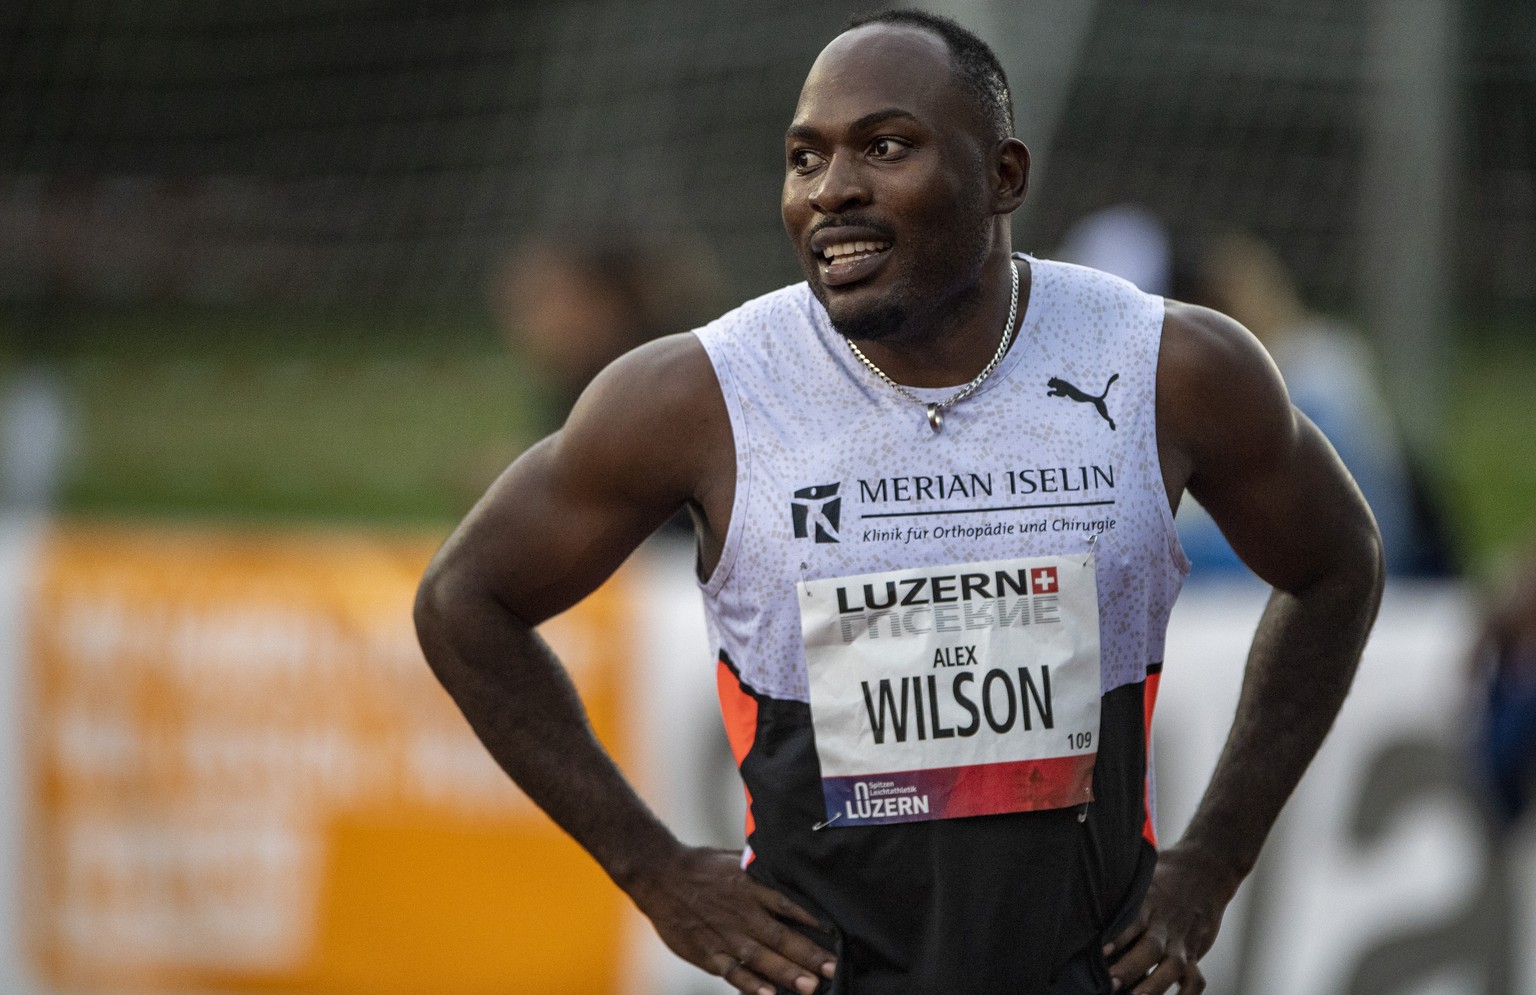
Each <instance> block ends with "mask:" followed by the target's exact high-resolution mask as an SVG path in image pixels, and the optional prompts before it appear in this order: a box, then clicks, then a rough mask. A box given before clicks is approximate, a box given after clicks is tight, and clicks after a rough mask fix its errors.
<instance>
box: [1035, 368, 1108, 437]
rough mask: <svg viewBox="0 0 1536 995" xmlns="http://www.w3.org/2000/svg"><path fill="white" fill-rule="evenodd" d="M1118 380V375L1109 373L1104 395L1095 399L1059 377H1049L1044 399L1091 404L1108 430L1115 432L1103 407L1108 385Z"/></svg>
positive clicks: (1106, 410)
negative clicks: (1052, 398)
mask: <svg viewBox="0 0 1536 995" xmlns="http://www.w3.org/2000/svg"><path fill="white" fill-rule="evenodd" d="M1119 379H1120V374H1118V373H1111V374H1110V375H1109V380H1107V381H1106V382H1105V384H1104V393H1103V394H1100V395H1098V396H1097V397H1095V396H1094V395H1092V394H1084V393H1083V392H1082V391H1081V390H1079V389H1078V388H1076V387H1074V386H1072V385H1071V384H1069V383H1067V382H1066V381H1065V380H1063V379H1061V377H1051V379H1049V380H1047V381H1046V382H1045V385H1046V386H1047V387H1049V388H1051V389H1050V391H1048V392H1047V393H1046V395H1045V396H1046V397H1067V398H1071V399H1072V400H1074V401H1081V402H1082V403H1084V404H1091V405H1093V406H1094V407H1095V408H1097V409H1098V411H1099V417H1101V418H1103V419H1104V420H1105V421H1107V422H1109V430H1110V431H1111V432H1113V431H1114V430H1115V420H1114V419H1113V418H1111V417H1109V409H1108V408H1106V407H1105V406H1104V394H1108V393H1109V388H1110V385H1111V384H1113V383H1114V382H1115V381H1116V380H1119Z"/></svg>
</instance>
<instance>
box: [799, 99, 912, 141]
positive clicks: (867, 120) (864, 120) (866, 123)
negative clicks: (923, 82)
mask: <svg viewBox="0 0 1536 995" xmlns="http://www.w3.org/2000/svg"><path fill="white" fill-rule="evenodd" d="M893 118H905V119H907V120H908V121H913V122H916V121H917V115H916V114H913V113H912V112H911V111H904V110H902V109H901V108H900V107H887V108H885V109H884V110H878V111H870V112H869V113H868V114H865V115H864V116H863V117H861V118H859V119H858V120H857V121H854V122H853V124H852V125H851V126H849V129H848V130H849V131H864V130H866V129H869V128H873V127H874V126H875V125H877V124H884V123H885V122H886V121H889V120H891V119H893ZM820 134H821V132H820V131H818V130H816V129H815V128H812V127H810V126H809V125H804V124H792V125H790V126H789V130H788V131H786V132H785V133H784V137H785V138H800V139H811V138H816V137H819V136H820Z"/></svg>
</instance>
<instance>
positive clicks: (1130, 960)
mask: <svg viewBox="0 0 1536 995" xmlns="http://www.w3.org/2000/svg"><path fill="white" fill-rule="evenodd" d="M1234 890H1235V886H1229V885H1228V884H1227V882H1226V881H1225V880H1224V878H1223V875H1221V874H1219V873H1217V872H1216V871H1215V870H1214V869H1212V868H1211V867H1210V866H1209V862H1208V861H1206V860H1204V859H1202V858H1201V857H1200V856H1199V855H1198V854H1196V853H1192V852H1187V851H1184V850H1181V849H1180V848H1179V847H1178V846H1172V847H1169V848H1168V849H1166V850H1164V851H1162V852H1161V853H1159V854H1158V857H1157V869H1156V870H1155V871H1154V872H1153V874H1152V884H1151V886H1150V887H1148V889H1147V897H1146V898H1145V899H1144V900H1143V901H1142V903H1141V911H1140V913H1138V914H1137V916H1136V921H1135V922H1133V923H1131V925H1130V926H1129V927H1127V928H1126V930H1125V931H1124V932H1122V933H1121V934H1120V935H1119V936H1117V937H1115V939H1114V941H1113V942H1112V943H1110V944H1109V945H1108V946H1106V947H1105V948H1104V956H1106V957H1108V958H1109V959H1110V969H1109V974H1110V977H1111V978H1112V979H1113V981H1114V990H1115V991H1116V992H1129V993H1131V995H1163V993H1164V992H1167V991H1168V990H1169V989H1170V988H1172V987H1173V986H1174V985H1178V991H1179V995H1197V993H1199V992H1203V991H1205V976H1204V975H1203V974H1201V973H1200V958H1201V957H1204V956H1205V954H1206V952H1207V951H1208V950H1210V949H1211V944H1212V943H1214V942H1216V931H1217V930H1218V929H1219V928H1220V927H1221V916H1222V913H1223V912H1224V911H1225V910H1226V907H1227V903H1228V902H1230V901H1231V900H1232V894H1233V891H1234Z"/></svg>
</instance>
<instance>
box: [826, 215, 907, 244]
mask: <svg viewBox="0 0 1536 995" xmlns="http://www.w3.org/2000/svg"><path fill="white" fill-rule="evenodd" d="M845 227H846V228H868V229H869V230H870V231H872V232H876V233H877V234H879V236H880V237H881V238H884V239H888V240H890V241H892V242H894V241H895V240H896V232H895V231H893V230H892V229H891V226H890V225H887V224H885V223H884V222H881V221H877V220H875V219H874V218H869V217H865V216H864V215H862V214H839V215H835V216H828V217H825V218H822V219H821V220H820V221H818V222H816V224H815V226H814V227H812V228H811V230H810V232H809V233H808V234H807V236H806V237H807V238H811V237H814V236H815V235H816V234H817V233H818V232H820V231H822V230H824V229H827V228H845Z"/></svg>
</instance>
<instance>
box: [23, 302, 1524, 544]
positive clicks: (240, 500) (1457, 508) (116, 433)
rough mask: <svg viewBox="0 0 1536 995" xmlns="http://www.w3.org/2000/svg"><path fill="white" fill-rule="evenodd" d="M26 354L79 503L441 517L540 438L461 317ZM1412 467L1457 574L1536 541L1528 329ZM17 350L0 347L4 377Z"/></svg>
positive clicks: (172, 334)
mask: <svg viewBox="0 0 1536 995" xmlns="http://www.w3.org/2000/svg"><path fill="white" fill-rule="evenodd" d="M50 325H51V327H52V328H53V329H54V331H56V332H57V331H58V330H59V329H61V328H62V329H64V331H63V333H62V334H57V335H53V336H51V337H50V340H49V341H48V342H47V343H46V344H42V345H39V344H37V343H34V346H33V348H32V349H31V350H30V353H31V354H32V355H33V356H34V359H33V361H34V362H41V363H43V364H44V365H45V367H46V368H48V369H50V370H51V371H52V374H53V375H54V376H55V377H56V380H57V382H58V383H60V384H61V385H62V387H63V389H64V390H65V392H66V394H67V395H68V397H69V399H70V401H71V402H72V407H73V410H74V411H75V417H76V426H75V428H76V432H75V444H74V450H73V453H72V456H71V459H70V463H69V471H68V474H67V478H66V481H65V484H64V487H63V493H62V496H61V499H62V505H63V509H64V510H65V511H66V512H69V513H73V514H80V515H87V516H94V517H103V516H106V517H124V516H128V517H142V516H153V517H177V518H185V517H195V518H201V519H209V518H214V519H239V520H250V519H257V520H272V519H276V520H305V521H317V520H318V521H327V520H337V521H364V522H374V523H401V524H413V525H420V524H426V525H430V526H441V527H447V526H448V525H450V524H451V523H452V522H454V521H456V520H457V519H458V518H459V517H460V516H462V515H463V514H464V512H465V511H466V510H467V509H468V508H469V506H470V505H471V504H472V503H473V501H474V500H475V498H476V497H478V496H479V494H480V493H481V492H482V491H483V490H484V488H485V487H486V486H487V485H488V484H489V483H490V482H491V480H492V479H494V476H495V474H496V473H497V472H499V470H500V469H501V468H502V467H503V466H505V464H506V463H507V462H509V461H510V460H511V459H512V458H513V457H515V456H516V455H517V453H518V452H520V451H521V450H522V449H523V448H525V447H526V446H527V445H529V444H530V443H531V442H532V441H534V439H535V438H537V436H538V435H539V434H541V425H542V424H543V418H544V417H545V414H544V412H545V410H546V409H545V401H544V398H543V395H542V393H541V391H540V389H539V385H538V384H537V383H536V382H535V381H534V380H533V379H532V378H531V377H530V375H529V374H528V371H527V370H525V369H524V368H522V367H521V366H520V365H519V364H518V363H517V362H516V360H515V359H514V358H513V357H512V356H510V355H508V353H507V351H506V350H505V349H504V348H503V347H502V345H501V343H500V342H499V341H498V340H497V339H496V337H495V335H494V333H493V332H492V331H491V330H490V329H489V328H488V327H487V326H486V325H485V324H484V323H482V322H481V321H479V320H478V319H476V318H475V317H474V316H469V317H466V318H464V319H461V320H458V321H456V322H455V321H447V322H445V321H444V320H443V319H441V318H440V317H439V318H436V319H433V320H431V321H428V320H426V319H421V320H417V319H414V318H412V317H410V316H401V315H392V316H388V317H387V318H377V317H375V318H368V317H366V316H358V315H348V316H345V317H340V318H338V317H336V316H329V317H322V318H316V317H314V316H302V315H299V316H294V315H289V316H275V315H273V314H270V313H234V314H231V313H228V312H217V313H212V312H210V313H197V312H189V311H186V310H183V311H181V312H178V313H176V314H173V315H157V314H130V315H114V314H110V313H98V314H90V315H84V316H74V317H73V318H72V319H71V320H70V321H68V322H59V321H56V320H55V321H51V322H50ZM1463 338H1464V340H1466V339H1470V340H1471V341H1472V342H1474V343H1477V344H1474V345H1464V346H1462V347H1461V348H1460V350H1459V353H1458V362H1457V364H1456V368H1455V370H1454V372H1453V373H1452V380H1453V389H1452V390H1451V391H1450V396H1449V398H1448V399H1447V403H1446V409H1447V425H1446V433H1445V439H1446V446H1445V451H1444V452H1443V453H1442V454H1441V458H1440V459H1437V460H1430V461H1427V462H1428V464H1429V466H1430V469H1431V471H1432V474H1433V476H1434V478H1435V480H1436V482H1437V483H1438V484H1439V485H1440V488H1441V490H1442V492H1443V496H1444V498H1445V502H1446V505H1447V511H1448V514H1449V518H1450V524H1451V526H1452V528H1453V531H1454V532H1455V534H1456V536H1457V538H1458V539H1459V540H1460V542H1461V545H1462V547H1463V551H1464V557H1465V561H1466V563H1467V565H1468V567H1469V569H1470V570H1471V572H1472V573H1474V574H1476V573H1481V572H1483V571H1485V570H1486V569H1488V567H1489V566H1491V565H1492V564H1493V563H1494V562H1495V561H1496V560H1497V559H1498V558H1499V557H1501V556H1502V555H1504V554H1505V553H1506V552H1507V551H1508V550H1510V549H1511V548H1512V547H1514V546H1516V545H1519V544H1523V543H1527V542H1529V541H1530V540H1531V539H1532V538H1536V441H1533V437H1536V431H1533V429H1536V336H1530V335H1526V336H1518V337H1517V336H1509V335H1504V336H1499V337H1491V336H1490V337H1485V338H1484V339H1482V340H1479V339H1477V338H1476V337H1475V336H1464V337H1463ZM17 363H18V359H17V357H16V354H15V351H13V352H12V354H11V356H10V358H9V359H7V358H6V357H5V356H4V355H3V354H0V373H3V372H4V369H5V368H6V367H7V366H9V367H12V368H14V367H15V366H16V365H17Z"/></svg>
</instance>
